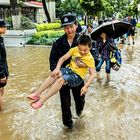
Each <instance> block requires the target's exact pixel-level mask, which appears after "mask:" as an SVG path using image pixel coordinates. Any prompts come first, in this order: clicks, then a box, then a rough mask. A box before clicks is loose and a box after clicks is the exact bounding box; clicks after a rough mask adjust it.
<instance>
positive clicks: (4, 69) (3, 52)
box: [0, 36, 9, 78]
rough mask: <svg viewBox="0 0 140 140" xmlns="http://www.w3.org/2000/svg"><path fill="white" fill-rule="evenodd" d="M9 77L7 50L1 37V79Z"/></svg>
mask: <svg viewBox="0 0 140 140" xmlns="http://www.w3.org/2000/svg"><path fill="white" fill-rule="evenodd" d="M7 76H9V71H8V65H7V60H6V50H5V46H4V41H3V38H2V37H1V36H0V78H4V77H7Z"/></svg>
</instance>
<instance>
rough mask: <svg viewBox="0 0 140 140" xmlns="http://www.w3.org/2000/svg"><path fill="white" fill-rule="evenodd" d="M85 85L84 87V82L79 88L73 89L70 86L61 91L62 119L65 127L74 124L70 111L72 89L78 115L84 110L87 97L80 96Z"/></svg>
mask: <svg viewBox="0 0 140 140" xmlns="http://www.w3.org/2000/svg"><path fill="white" fill-rule="evenodd" d="M83 85H84V82H83V83H82V84H81V85H80V86H78V87H74V88H71V87H69V86H63V87H62V88H61V89H60V100H61V109H62V119H63V124H64V125H69V124H72V123H73V121H72V114H71V109H70V106H71V96H70V89H72V94H73V97H74V101H75V107H76V113H77V114H80V113H81V111H82V110H83V108H84V104H85V95H83V96H80V91H81V88H82V87H83Z"/></svg>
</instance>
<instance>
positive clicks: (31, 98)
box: [27, 94, 39, 100]
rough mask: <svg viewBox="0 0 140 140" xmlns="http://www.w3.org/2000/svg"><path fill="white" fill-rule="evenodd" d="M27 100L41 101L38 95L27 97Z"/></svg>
mask: <svg viewBox="0 0 140 140" xmlns="http://www.w3.org/2000/svg"><path fill="white" fill-rule="evenodd" d="M27 98H28V99H30V100H39V96H38V95H32V94H30V95H27Z"/></svg>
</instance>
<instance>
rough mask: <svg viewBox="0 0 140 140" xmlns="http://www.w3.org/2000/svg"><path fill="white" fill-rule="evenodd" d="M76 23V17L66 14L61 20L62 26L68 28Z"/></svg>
mask: <svg viewBox="0 0 140 140" xmlns="http://www.w3.org/2000/svg"><path fill="white" fill-rule="evenodd" d="M75 22H76V17H75V16H74V15H72V14H66V15H64V16H63V17H62V18H61V25H62V26H67V25H71V24H73V23H75Z"/></svg>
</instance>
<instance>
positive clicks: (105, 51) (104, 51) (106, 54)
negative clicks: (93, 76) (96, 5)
mask: <svg viewBox="0 0 140 140" xmlns="http://www.w3.org/2000/svg"><path fill="white" fill-rule="evenodd" d="M106 32H107V31H106V30H104V31H103V32H102V33H101V35H100V37H99V38H98V39H97V41H96V44H97V48H98V51H99V56H100V60H99V63H98V65H97V66H96V72H97V80H98V81H100V79H101V78H100V70H101V67H102V65H103V63H104V62H105V63H106V67H105V70H106V78H107V81H110V69H111V63H110V53H111V51H112V48H111V46H113V49H116V50H117V48H116V47H115V44H114V41H113V39H112V38H111V37H109V36H108V35H107V33H106Z"/></svg>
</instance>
